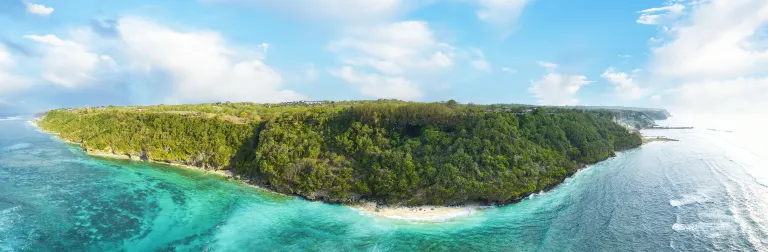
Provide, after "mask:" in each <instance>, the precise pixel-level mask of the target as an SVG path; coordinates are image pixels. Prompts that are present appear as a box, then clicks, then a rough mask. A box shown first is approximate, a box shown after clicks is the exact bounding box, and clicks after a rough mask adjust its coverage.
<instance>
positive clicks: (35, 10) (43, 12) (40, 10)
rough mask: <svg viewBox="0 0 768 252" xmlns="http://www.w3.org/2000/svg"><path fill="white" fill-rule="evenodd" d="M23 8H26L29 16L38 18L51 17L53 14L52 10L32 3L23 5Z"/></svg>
mask: <svg viewBox="0 0 768 252" xmlns="http://www.w3.org/2000/svg"><path fill="white" fill-rule="evenodd" d="M24 6H26V7H27V12H29V13H31V14H35V15H38V16H44V17H47V16H48V15H51V13H53V8H51V7H46V6H45V5H42V4H34V3H28V2H27V3H24Z"/></svg>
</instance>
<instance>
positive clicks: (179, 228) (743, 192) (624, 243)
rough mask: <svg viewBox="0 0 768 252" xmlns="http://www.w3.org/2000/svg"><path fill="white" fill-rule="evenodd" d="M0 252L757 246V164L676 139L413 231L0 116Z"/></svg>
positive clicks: (761, 180)
mask: <svg viewBox="0 0 768 252" xmlns="http://www.w3.org/2000/svg"><path fill="white" fill-rule="evenodd" d="M0 129H1V130H0V251H83V250H86V251H114V250H127V251H152V250H178V251H202V250H206V249H207V250H209V251H254V250H259V251H263V250H290V251H297V250H298V251H303V250H314V251H358V250H372V251H410V250H421V251H424V250H429V251H441V250H451V251H456V250H464V251H466V250H485V251H703V250H725V251H761V250H762V251H765V250H767V249H768V247H767V246H766V243H768V211H766V210H767V209H768V187H766V186H767V185H768V180H766V178H768V177H767V176H763V175H764V174H766V173H765V170H766V167H765V165H764V164H765V161H766V158H765V156H760V155H761V153H759V152H754V151H752V150H750V149H746V148H742V147H741V145H739V142H738V141H736V140H733V137H732V136H731V135H729V134H735V133H726V132H715V131H707V130H698V129H697V130H679V131H663V132H646V133H648V134H649V135H653V134H663V135H666V136H670V137H673V138H677V139H680V140H681V142H667V143H652V144H649V145H646V146H643V147H641V148H639V149H635V150H631V151H627V152H625V153H622V154H620V155H619V156H618V157H616V158H613V159H611V160H608V161H605V162H602V163H599V164H597V165H595V166H593V167H591V168H589V169H587V170H584V171H582V172H579V173H578V174H576V175H575V176H574V177H573V178H570V179H568V180H567V181H566V182H565V183H564V184H562V185H561V186H559V187H557V188H556V189H554V190H552V191H551V192H548V193H543V194H537V195H534V196H532V197H530V198H529V199H527V200H525V201H523V202H522V203H519V204H515V205H510V206H504V207H496V208H491V209H487V210H484V211H480V212H478V213H477V214H475V215H472V216H470V217H465V218H459V219H454V220H449V221H446V222H442V223H411V222H407V221H401V220H391V219H385V218H381V217H373V216H369V215H365V214H361V213H358V212H356V211H354V210H352V209H350V208H347V207H344V206H335V205H327V204H322V203H316V202H307V201H304V200H301V199H297V198H293V197H285V196H279V195H274V194H271V193H268V192H264V191H260V190H256V189H254V188H252V187H248V186H245V185H242V184H239V183H235V182H229V181H226V180H225V179H222V178H220V177H217V176H211V175H205V174H203V173H202V172H199V171H191V170H185V169H180V168H176V167H170V166H163V165H155V164H146V163H141V162H130V161H116V160H107V159H99V158H93V157H89V156H86V155H85V154H84V153H83V152H82V151H81V150H79V148H77V147H76V146H72V145H68V144H65V143H62V142H60V141H57V140H55V139H53V138H52V137H51V136H50V135H47V134H44V133H41V132H39V131H37V130H36V129H35V128H34V127H33V126H31V125H29V124H27V123H26V122H25V121H24V120H19V119H15V120H3V121H0Z"/></svg>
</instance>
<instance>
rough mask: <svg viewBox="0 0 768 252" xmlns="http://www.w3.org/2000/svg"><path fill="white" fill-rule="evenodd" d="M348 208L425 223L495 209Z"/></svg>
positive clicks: (363, 205) (472, 206)
mask: <svg viewBox="0 0 768 252" xmlns="http://www.w3.org/2000/svg"><path fill="white" fill-rule="evenodd" d="M346 206H347V207H350V208H352V209H353V210H355V211H357V212H358V213H360V214H363V215H369V216H377V217H384V218H388V219H395V220H404V221H409V222H424V223H431V222H445V221H449V220H453V219H457V218H463V217H469V216H472V215H474V214H475V213H477V212H478V211H482V210H484V209H487V208H492V207H494V206H482V205H476V204H470V205H465V206H430V205H424V206H382V205H378V204H377V203H375V202H364V203H358V204H350V205H346Z"/></svg>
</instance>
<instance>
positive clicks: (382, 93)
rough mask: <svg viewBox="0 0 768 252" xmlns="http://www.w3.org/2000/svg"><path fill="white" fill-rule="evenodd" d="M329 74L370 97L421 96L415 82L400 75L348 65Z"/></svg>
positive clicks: (412, 97)
mask: <svg viewBox="0 0 768 252" xmlns="http://www.w3.org/2000/svg"><path fill="white" fill-rule="evenodd" d="M331 74H333V75H335V76H338V77H339V78H341V79H343V80H344V81H346V82H347V83H350V84H353V85H355V86H356V87H357V88H358V89H359V90H360V92H361V93H363V94H364V95H368V96H372V97H378V98H395V99H403V100H415V99H418V98H420V97H421V96H422V92H421V90H419V89H418V87H417V85H416V84H415V83H413V82H412V81H410V80H407V79H405V78H402V77H390V76H384V75H380V74H375V73H366V72H362V71H357V70H355V69H354V68H352V67H350V66H344V67H342V68H341V69H339V70H336V71H331Z"/></svg>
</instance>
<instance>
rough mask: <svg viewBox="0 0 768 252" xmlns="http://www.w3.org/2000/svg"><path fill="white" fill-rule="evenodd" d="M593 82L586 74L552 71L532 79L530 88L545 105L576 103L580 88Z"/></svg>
mask: <svg viewBox="0 0 768 252" xmlns="http://www.w3.org/2000/svg"><path fill="white" fill-rule="evenodd" d="M589 83H592V81H589V80H587V77H586V76H581V75H571V76H565V75H561V74H557V73H550V74H547V75H545V76H544V77H543V78H541V79H539V80H535V81H532V82H531V84H532V86H531V87H530V88H529V89H528V91H530V92H531V93H533V94H534V95H535V96H536V98H539V103H541V104H544V105H558V106H562V105H576V104H578V103H579V100H578V99H576V97H575V95H576V93H577V92H578V91H579V89H580V88H581V87H582V86H584V85H587V84H589Z"/></svg>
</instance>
